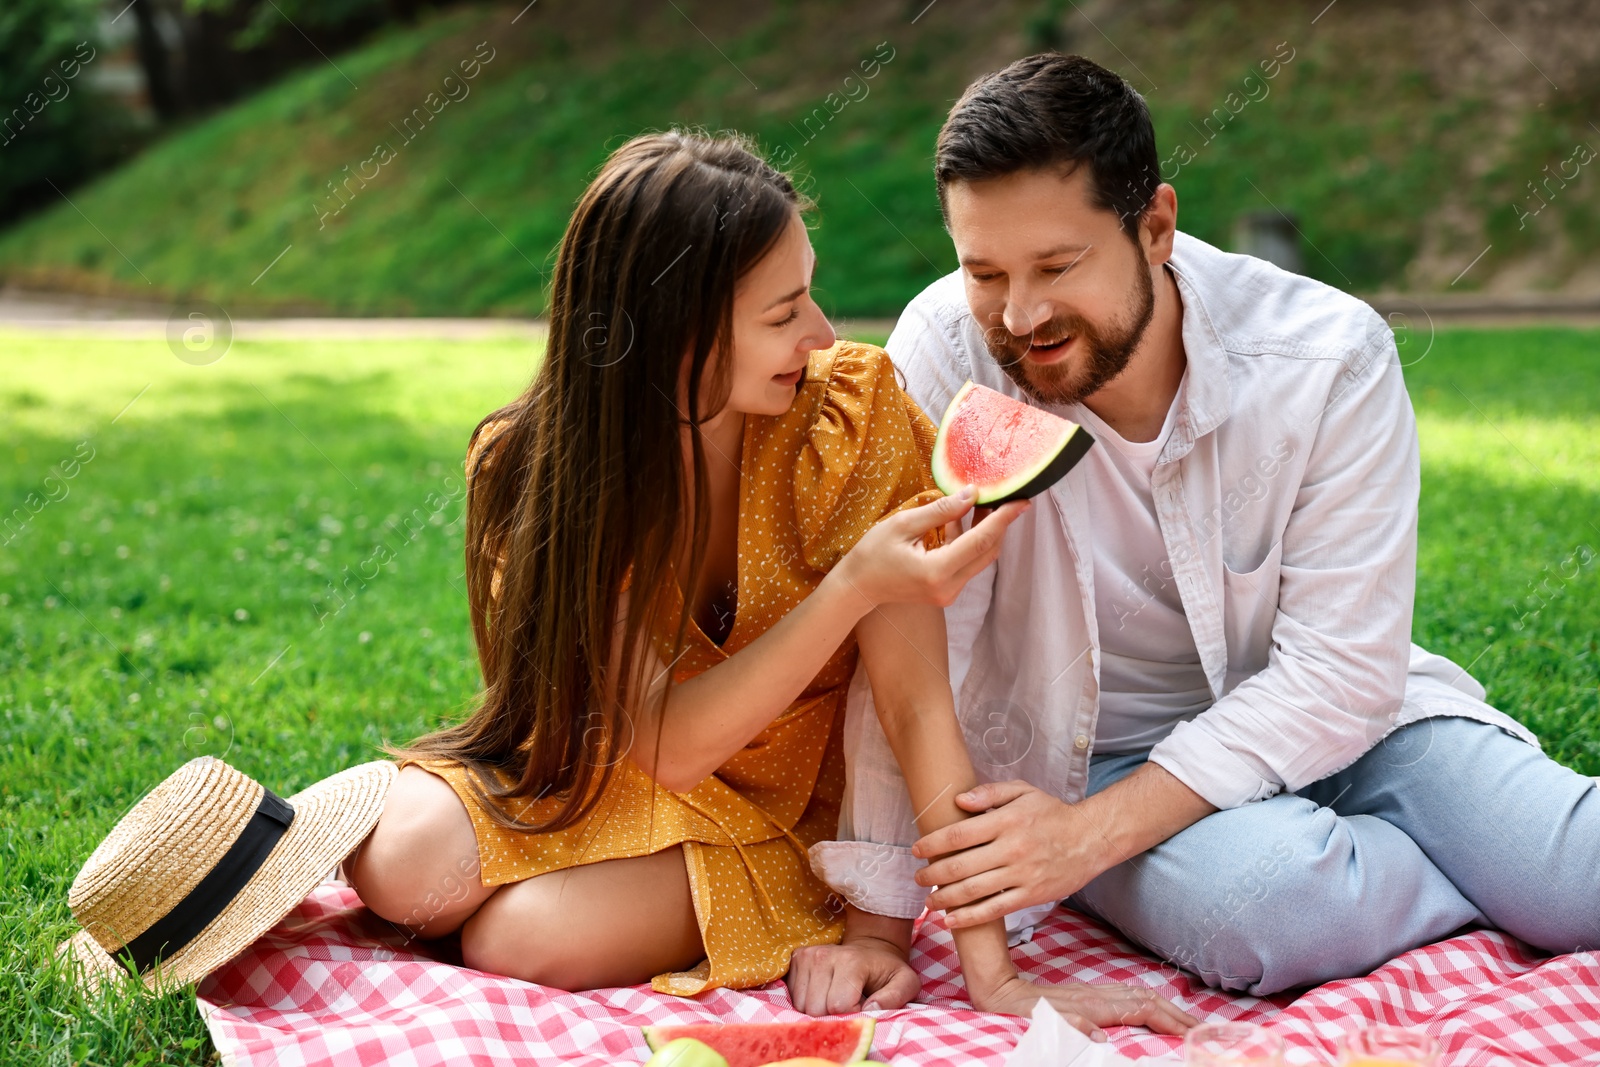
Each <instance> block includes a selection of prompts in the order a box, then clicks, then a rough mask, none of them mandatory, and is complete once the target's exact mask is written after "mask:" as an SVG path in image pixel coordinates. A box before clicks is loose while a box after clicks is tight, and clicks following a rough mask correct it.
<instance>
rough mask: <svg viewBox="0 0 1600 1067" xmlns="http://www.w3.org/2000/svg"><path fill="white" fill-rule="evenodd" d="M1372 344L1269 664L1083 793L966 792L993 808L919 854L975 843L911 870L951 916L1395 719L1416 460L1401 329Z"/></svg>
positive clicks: (1224, 800)
mask: <svg viewBox="0 0 1600 1067" xmlns="http://www.w3.org/2000/svg"><path fill="white" fill-rule="evenodd" d="M1365 355H1366V357H1367V362H1365V363H1364V364H1358V365H1355V366H1352V367H1351V368H1350V369H1348V370H1347V371H1346V372H1345V373H1344V374H1343V375H1341V377H1340V379H1339V385H1338V386H1337V387H1335V389H1334V390H1333V392H1332V395H1331V396H1330V398H1329V400H1328V402H1327V404H1326V407H1325V410H1324V412H1323V413H1322V416H1321V420H1320V423H1319V425H1318V428H1317V433H1316V439H1315V442H1314V445H1313V450H1312V454H1311V456H1310V458H1309V460H1308V463H1307V466H1306V470H1305V474H1304V477H1303V479H1302V481H1301V484H1300V485H1299V486H1298V487H1297V489H1296V498H1295V504H1294V509H1293V511H1292V513H1291V515H1290V518H1289V521H1288V525H1287V526H1286V528H1285V530H1284V533H1283V539H1282V581H1281V584H1280V587H1279V590H1278V598H1277V604H1276V608H1275V611H1276V616H1275V622H1274V625H1273V629H1272V648H1271V650H1270V652H1269V658H1268V665H1267V667H1266V669H1264V670H1262V671H1261V672H1259V673H1258V674H1256V675H1254V676H1252V677H1250V678H1248V679H1246V680H1245V681H1244V682H1242V683H1240V684H1239V685H1238V686H1237V687H1236V688H1234V689H1233V690H1231V691H1230V692H1228V693H1227V694H1225V695H1224V696H1223V697H1222V698H1221V699H1220V700H1218V701H1217V702H1216V703H1215V704H1213V705H1212V706H1211V707H1210V708H1208V709H1207V710H1206V711H1204V712H1202V713H1201V714H1200V715H1198V716H1196V717H1195V718H1194V719H1193V720H1190V721H1189V722H1186V723H1179V724H1178V725H1177V727H1175V728H1174V730H1173V731H1172V733H1171V734H1169V735H1168V736H1167V737H1166V738H1165V739H1163V740H1162V741H1161V742H1160V743H1158V744H1157V745H1156V746H1155V748H1154V749H1153V750H1152V752H1151V754H1150V761H1149V763H1148V764H1147V765H1146V766H1144V767H1141V768H1140V769H1139V770H1138V771H1136V772H1135V773H1134V774H1132V775H1129V776H1128V777H1127V778H1125V779H1123V780H1122V781H1121V782H1118V783H1116V784H1115V785H1113V786H1110V787H1108V788H1107V789H1106V790H1104V791H1103V792H1101V793H1098V794H1096V795H1094V796H1092V797H1089V798H1088V799H1086V800H1085V801H1083V802H1082V803H1080V804H1077V805H1067V804H1065V803H1063V802H1062V801H1060V800H1058V799H1056V798H1054V797H1051V796H1048V795H1045V794H1043V793H1040V792H1039V791H1038V790H1035V789H1032V788H1031V787H1029V786H1027V785H1026V784H1025V783H998V784H995V785H992V786H987V787H984V788H983V790H982V791H981V792H980V793H978V795H975V796H972V797H964V798H962V799H961V800H960V801H959V802H960V803H961V805H962V807H964V808H966V809H967V810H970V811H985V812H986V813H985V814H983V815H981V816H979V817H978V818H976V819H973V820H971V821H969V822H966V823H963V824H961V825H959V826H954V827H950V828H949V829H946V830H944V831H941V832H940V833H938V834H933V835H929V837H928V838H927V839H925V840H923V841H920V842H918V844H917V845H916V846H914V848H913V854H914V855H935V854H942V853H946V852H948V851H949V850H951V849H953V848H954V849H962V848H965V849H967V850H968V851H965V852H963V853H962V854H961V855H959V856H953V857H950V858H948V859H945V860H941V861H938V862H935V863H933V864H930V865H929V866H928V867H927V868H925V869H923V870H922V871H920V872H919V873H918V875H917V879H918V881H919V882H921V883H922V884H924V885H939V886H941V887H942V888H941V889H940V891H939V892H938V893H937V894H935V895H934V896H933V897H932V898H930V901H929V904H930V906H935V907H955V908H956V909H957V911H956V912H955V913H954V914H952V915H951V922H952V925H955V924H957V923H982V922H985V921H988V919H989V917H990V916H991V915H993V914H996V913H1003V912H1004V911H1009V910H1014V909H1015V908H1017V907H1022V906H1026V905H1028V904H1034V903H1043V902H1044V901H1048V900H1058V899H1061V898H1063V897H1065V896H1069V895H1070V894H1072V893H1074V892H1076V891H1077V890H1078V889H1080V888H1082V887H1083V886H1084V885H1085V884H1087V883H1088V882H1089V881H1091V880H1092V879H1093V878H1094V877H1096V876H1097V875H1098V874H1100V873H1101V872H1102V871H1104V870H1106V869H1107V868H1109V867H1110V866H1112V865H1114V864H1116V863H1118V862H1121V861H1122V860H1123V859H1126V858H1129V857H1131V856H1134V855H1137V854H1138V853H1139V852H1142V851H1144V850H1145V849H1148V848H1151V847H1153V846H1154V845H1156V844H1158V843H1160V842H1161V841H1164V840H1166V838H1168V837H1170V836H1172V834H1174V833H1176V832H1178V831H1179V830H1181V829H1183V828H1184V827H1186V826H1188V825H1190V824H1192V823H1193V822H1195V821H1198V820H1199V819H1200V818H1203V817H1204V816H1205V815H1206V814H1207V813H1209V812H1210V811H1213V810H1218V809H1222V808H1229V807H1237V806H1239V805H1241V804H1245V803H1249V802H1251V801H1255V800H1260V799H1264V798H1265V797H1267V796H1271V795H1272V794H1273V793H1276V792H1278V791H1279V790H1280V789H1283V788H1289V789H1299V788H1301V787H1302V786H1304V785H1306V784H1308V783H1310V782H1313V781H1316V780H1317V779H1319V778H1321V777H1324V776H1325V775H1327V774H1330V773H1332V772H1334V771H1335V770H1338V769H1339V768H1340V767H1343V766H1346V765H1348V764H1349V763H1351V762H1353V761H1354V760H1355V759H1357V758H1358V757H1359V756H1360V755H1361V753H1363V752H1364V751H1366V750H1367V749H1368V748H1370V747H1371V745H1372V744H1373V743H1374V742H1375V741H1376V740H1377V738H1378V737H1379V736H1380V735H1381V733H1382V732H1383V730H1384V729H1385V728H1386V727H1387V725H1388V724H1389V721H1390V717H1391V716H1392V715H1393V714H1394V712H1396V711H1397V710H1398V708H1399V705H1400V701H1401V699H1402V697H1403V695H1404V687H1405V674H1406V664H1407V661H1408V658H1409V652H1410V631H1411V613H1412V598H1413V595H1414V592H1415V584H1414V583H1415V573H1416V503H1417V490H1418V457H1417V444H1416V428H1415V420H1414V418H1413V416H1412V413H1411V406H1410V401H1409V398H1408V397H1407V395H1406V392H1405V385H1404V382H1403V381H1402V380H1401V377H1400V369H1399V363H1398V359H1397V358H1396V357H1395V355H1394V345H1393V339H1392V338H1385V339H1381V340H1378V341H1376V342H1375V343H1374V346H1373V349H1372V350H1370V351H1368V352H1367V353H1366V354H1365ZM986 809H992V810H986ZM1062 835H1067V836H1066V837H1063V836H1062ZM996 893H1000V894H1002V895H1001V896H999V897H997V898H995V899H993V900H990V901H986V902H985V903H984V904H982V905H979V906H976V907H974V906H971V902H973V901H979V900H982V899H983V898H985V897H992V896H993V895H994V894H996Z"/></svg>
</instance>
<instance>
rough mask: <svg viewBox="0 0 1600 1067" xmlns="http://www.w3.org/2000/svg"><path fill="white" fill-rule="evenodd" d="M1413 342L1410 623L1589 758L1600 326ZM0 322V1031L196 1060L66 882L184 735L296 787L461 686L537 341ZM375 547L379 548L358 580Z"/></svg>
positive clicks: (1596, 744)
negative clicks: (511, 415) (468, 516)
mask: <svg viewBox="0 0 1600 1067" xmlns="http://www.w3.org/2000/svg"><path fill="white" fill-rule="evenodd" d="M1406 341H1407V343H1406V345H1405V346H1403V351H1404V353H1405V356H1406V359H1407V360H1408V362H1410V365H1409V366H1408V367H1407V370H1406V373H1407V376H1408V379H1409V381H1410V385H1411V391H1412V396H1413V399H1414V400H1415V403H1416V406H1417V409H1418V417H1419V424H1420V430H1421V436H1422V453H1423V462H1424V477H1423V506H1422V518H1421V551H1420V557H1419V572H1420V573H1419V579H1418V597H1417V601H1418V609H1417V615H1416V636H1417V640H1418V641H1419V642H1421V643H1422V644H1424V645H1425V646H1427V647H1429V648H1432V649H1434V650H1436V651H1439V652H1442V653H1444V654H1446V655H1449V656H1451V657H1452V658H1454V659H1455V660H1456V661H1457V662H1459V663H1462V664H1468V663H1470V664H1472V673H1473V674H1474V675H1475V676H1476V677H1478V678H1479V679H1481V680H1483V681H1484V682H1485V684H1486V685H1487V686H1488V688H1489V693H1490V699H1491V700H1492V701H1494V702H1495V703H1497V704H1498V705H1499V706H1500V707H1503V708H1505V709H1506V710H1508V711H1510V712H1512V713H1513V714H1515V715H1517V716H1519V717H1520V718H1522V719H1523V720H1524V721H1526V722H1527V723H1529V724H1530V725H1531V726H1532V727H1533V728H1534V729H1535V730H1536V731H1537V732H1538V733H1539V734H1540V735H1541V737H1543V738H1544V740H1545V744H1546V747H1547V748H1548V749H1549V750H1550V751H1551V752H1552V753H1553V754H1555V755H1556V756H1557V757H1558V758H1560V759H1562V760H1564V761H1566V762H1568V763H1570V764H1571V765H1572V766H1574V767H1577V768H1579V769H1580V770H1582V771H1584V772H1585V773H1588V774H1600V702H1597V690H1596V664H1597V659H1600V656H1597V649H1596V636H1595V635H1596V634H1597V633H1600V597H1597V596H1596V595H1595V594H1596V590H1597V584H1600V582H1597V577H1596V576H1597V575H1600V529H1597V527H1596V525H1595V523H1596V517H1597V516H1600V414H1597V412H1596V408H1595V401H1594V398H1595V397H1596V396H1597V395H1600V359H1597V357H1596V354H1595V353H1596V348H1597V345H1600V333H1597V332H1581V331H1574V330H1555V329H1551V330H1519V331H1504V332H1490V331H1482V332H1450V333H1440V334H1439V335H1438V336H1437V337H1431V338H1430V337H1423V336H1416V335H1413V336H1409V337H1407V339H1406ZM0 349H3V350H4V351H5V353H6V356H5V361H6V362H5V366H6V374H5V376H4V378H3V380H0V455H3V456H5V457H6V458H7V462H5V463H4V464H3V465H0V505H3V510H0V522H3V520H4V516H5V515H9V514H11V513H12V510H11V509H13V508H16V507H19V506H20V507H23V509H24V514H25V515H27V516H28V518H27V520H26V522H25V523H24V524H22V525H21V526H20V528H19V529H17V530H16V531H15V532H14V533H13V532H8V531H4V530H3V529H0V679H3V681H0V811H3V813H4V814H3V818H0V850H3V852H0V943H3V945H4V957H3V962H0V1062H4V1063H6V1064H33V1063H38V1064H45V1063H62V1064H66V1063H96V1064H106V1065H113V1064H114V1065H118V1067H120V1065H125V1064H144V1063H154V1062H161V1063H171V1062H181V1063H204V1062H207V1061H208V1059H214V1058H213V1056H212V1051H211V1047H210V1042H209V1040H208V1039H207V1037H206V1035H205V1031H204V1028H203V1026H202V1024H201V1022H200V1020H199V1019H198V1017H197V1016H196V1013H195V1011H194V1008H193V1006H192V1005H193V1000H192V997H186V996H172V997H167V998H164V999H162V1000H159V1001H153V1002H151V1001H146V1002H142V1003H141V1004H139V1005H130V1004H128V1003H126V1001H125V1000H124V999H123V998H122V995H121V994H117V993H113V994H112V996H111V999H109V1000H107V1001H106V1002H104V1003H100V1004H93V1005H85V1004H84V1003H82V1002H81V1001H79V1000H78V999H76V997H75V996H74V995H73V994H71V993H70V992H68V991H66V990H65V989H64V988H63V987H62V986H61V985H60V984H59V983H58V980H57V978H56V977H55V976H54V975H53V974H51V972H50V968H49V965H48V959H49V954H50V950H51V947H52V946H53V945H54V944H55V943H56V942H57V941H58V940H59V939H61V938H62V937H64V936H65V935H66V934H67V933H68V932H69V931H70V930H71V919H70V915H69V913H68V910H67V905H66V896H67V887H68V886H69V885H70V883H71V881H72V877H73V875H74V874H75V872H76V870H77V868H78V866H79V865H80V864H81V863H82V861H83V859H84V858H85V857H86V856H87V855H88V853H89V852H90V851H91V849H92V848H93V846H94V844H95V843H96V842H97V841H98V840H99V838H100V837H101V836H102V835H103V834H104V833H105V832H106V830H107V829H108V828H109V827H110V826H111V824H112V823H113V822H114V821H115V819H116V818H117V817H118V816H119V815H120V814H121V813H122V812H123V811H125V810H126V809H127V808H128V807H129V805H131V804H132V803H133V802H134V801H135V800H136V799H137V798H138V797H139V796H140V795H141V793H142V792H143V791H144V790H146V789H148V788H149V787H150V786H151V785H152V784H153V783H155V782H156V781H157V780H159V779H160V778H161V777H163V776H164V775H165V774H167V773H168V772H169V771H171V770H172V769H173V768H174V767H176V766H177V765H178V764H179V763H181V762H182V761H184V760H186V759H189V758H191V757H194V756H197V755H201V754H211V755H216V756H221V757H225V758H227V759H228V760H229V761H230V762H233V763H234V764H236V765H237V766H239V767H240V768H241V769H243V770H245V771H246V772H248V773H250V774H252V775H255V776H257V777H259V778H260V779H261V780H262V781H263V782H265V783H266V784H268V785H269V786H271V787H272V788H273V789H275V790H276V791H278V792H279V793H282V794H285V795H287V794H288V793H291V792H293V791H295V790H297V789H299V788H301V787H303V786H305V785H307V784H309V783H310V782H312V781H314V780H316V779H318V778H320V777H322V776H324V775H326V774H329V773H331V772H333V771H336V770H338V769H340V768H342V767H345V766H348V765H350V764H352V763H355V762H359V761H362V760H366V759H371V758H374V757H375V756H376V755H377V754H378V745H379V744H380V743H381V742H382V741H384V740H385V739H396V740H399V739H405V738H409V737H410V736H412V735H414V734H416V733H418V732H419V731H421V730H423V729H424V728H426V727H430V726H432V725H434V724H436V723H438V722H440V721H442V720H444V719H446V718H448V717H450V716H452V715H456V714H459V713H460V712H461V711H462V710H463V709H465V708H466V707H467V706H468V705H469V704H470V702H471V700H472V697H473V693H474V689H475V686H476V684H477V681H478V678H477V670H476V663H475V660H474V657H473V653H472V647H471V641H470V638H469V635H468V630H467V620H466V611H465V596H464V593H463V589H462V583H461V532H462V526H461V506H460V502H459V499H458V498H459V492H460V478H459V474H460V469H459V464H460V460H461V456H462V453H463V450H464V448H465V445H466V440H467V436H468V434H469V433H470V431H471V429H472V426H473V425H474V424H475V423H476V421H477V420H478V419H479V418H480V417H481V416H482V415H483V414H484V413H486V412H487V411H489V410H490V409H491V408H493V407H495V406H497V405H499V404H501V403H503V402H504V401H506V400H507V399H509V398H511V397H512V396H514V395H515V394H516V392H517V391H518V390H519V389H520V387H521V386H522V385H523V384H524V383H525V382H526V379H527V377H528V375H529V373H530V371H531V368H532V366H533V362H534V359H535V356H536V350H535V348H534V346H533V345H532V344H531V343H530V342H528V341H526V340H523V339H519V338H515V337H510V336H508V337H506V338H505V339H501V340H489V341H482V340H479V341H471V342H465V341H454V342H450V341H439V340H414V341H383V342H376V341H368V342H298V343H287V342H285V343H245V342H238V343H236V344H235V345H234V347H233V349H232V350H231V351H229V352H228V354H227V355H226V357H225V358H223V359H222V360H221V361H220V362H217V363H215V364H212V365H210V366H204V367H195V366H190V365H187V364H185V363H181V362H179V361H178V360H176V359H174V358H173V356H172V354H171V353H170V352H169V351H168V349H167V347H166V345H165V344H164V343H163V342H161V341H149V342H132V341H120V342H119V341H106V340H94V339H84V338H72V337H64V336H59V335H45V334H29V333H7V334H3V335H0ZM29 494H38V496H37V497H36V498H35V499H36V501H38V500H43V501H47V502H46V503H45V504H44V506H43V507H42V508H40V509H39V510H38V511H37V513H36V514H34V513H31V512H30V511H29V510H28V508H27V507H26V504H25V502H26V501H27V499H28V498H29ZM8 538H9V540H8ZM379 546H385V547H387V548H388V550H389V552H390V554H391V555H392V556H393V562H391V563H389V564H388V565H387V566H385V567H384V568H383V569H382V570H381V571H380V572H379V573H378V574H377V575H376V576H375V577H372V578H371V579H370V580H366V581H364V582H359V581H356V582H352V583H351V584H350V585H349V586H348V587H346V586H345V584H344V579H345V576H346V575H347V573H349V574H355V573H358V572H360V571H361V569H362V564H363V563H364V562H365V561H367V560H369V558H370V557H371V556H372V555H373V553H374V552H375V551H376V550H377V549H378V548H379ZM347 568H348V572H347V570H346V569H347ZM367 573H368V574H371V573H372V572H371V570H370V569H369V570H368V571H367ZM336 589H346V591H345V592H343V593H342V594H340V595H336V594H335V592H334V590H336Z"/></svg>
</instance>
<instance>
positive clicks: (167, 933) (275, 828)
mask: <svg viewBox="0 0 1600 1067" xmlns="http://www.w3.org/2000/svg"><path fill="white" fill-rule="evenodd" d="M292 822H294V808H293V807H292V806H290V804H289V802H288V801H287V800H284V799H283V798H282V797H280V796H278V794H276V793H274V792H273V791H272V790H270V789H266V790H263V791H262V794H261V803H260V804H258V805H256V810H255V814H254V815H252V816H250V821H249V822H247V823H245V827H244V831H243V832H242V833H240V834H239V836H238V838H237V839H236V840H235V841H234V842H233V844H232V845H231V846H230V847H229V848H228V851H227V852H224V853H223V854H222V858H221V859H220V860H218V861H217V865H216V866H215V867H212V868H211V870H210V871H208V872H206V876H205V877H204V878H202V879H200V883H199V884H198V885H196V886H195V887H194V888H193V889H191V890H189V892H188V895H186V896H185V897H184V898H183V899H182V900H180V901H178V903H176V904H174V905H173V906H172V908H171V909H170V910H169V911H168V912H167V913H166V914H165V915H163V916H162V917H161V918H159V919H157V920H156V921H155V922H154V923H152V924H151V925H150V928H149V929H148V930H146V931H145V932H144V933H142V934H140V935H139V936H138V937H136V938H134V939H133V940H132V941H129V942H128V943H127V944H126V945H124V946H123V947H122V950H121V951H120V952H118V953H117V958H118V960H120V961H121V962H122V964H123V966H125V967H128V968H129V969H130V970H132V971H134V972H135V973H137V974H142V973H144V972H145V971H147V970H149V969H150V967H151V965H152V964H154V963H155V962H156V960H158V959H160V958H161V957H163V956H170V955H172V954H173V953H175V952H177V951H178V950H179V949H181V948H183V947H184V946H185V945H187V944H188V943H189V942H191V941H193V940H194V939H195V937H196V936H197V935H198V934H199V933H200V931H202V930H204V929H205V928H206V927H207V926H209V925H211V920H213V919H215V918H216V917H217V916H218V915H221V914H222V909H224V908H226V907H227V906H228V905H229V904H231V903H233V899H234V898H235V897H237V896H238V895H239V891H240V890H242V889H243V888H244V887H245V886H246V885H248V884H249V883H250V879H251V878H253V877H255V873H256V872H257V871H259V870H260V869H261V865H262V864H263V863H265V862H267V857H268V856H270V855H271V854H272V850H273V848H274V847H276V846H277V844H278V840H279V838H281V837H283V835H284V833H285V832H286V831H287V830H288V829H289V824H290V823H292Z"/></svg>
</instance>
